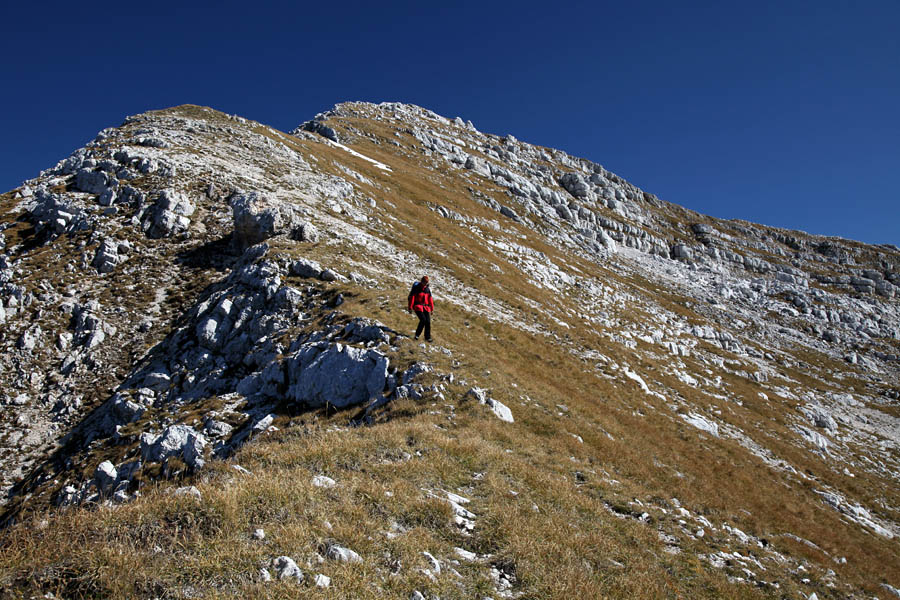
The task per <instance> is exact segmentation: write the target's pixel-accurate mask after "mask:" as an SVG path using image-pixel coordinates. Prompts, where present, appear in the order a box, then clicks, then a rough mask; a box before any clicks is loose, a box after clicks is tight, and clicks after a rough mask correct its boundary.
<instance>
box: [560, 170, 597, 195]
mask: <svg viewBox="0 0 900 600" xmlns="http://www.w3.org/2000/svg"><path fill="white" fill-rule="evenodd" d="M559 185H561V186H562V187H563V188H564V189H565V190H566V191H567V192H569V193H570V194H572V195H573V196H575V197H576V198H586V197H588V196H589V195H590V193H591V186H590V184H588V182H587V181H585V180H584V178H583V177H582V176H581V175H579V174H578V173H566V174H565V175H563V176H562V177H560V178H559Z"/></svg>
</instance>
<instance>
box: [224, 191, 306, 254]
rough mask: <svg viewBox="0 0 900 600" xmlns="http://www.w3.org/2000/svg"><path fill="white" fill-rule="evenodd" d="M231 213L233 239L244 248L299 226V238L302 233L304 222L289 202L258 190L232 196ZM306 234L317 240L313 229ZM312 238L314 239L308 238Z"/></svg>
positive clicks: (289, 231) (290, 231)
mask: <svg viewBox="0 0 900 600" xmlns="http://www.w3.org/2000/svg"><path fill="white" fill-rule="evenodd" d="M231 214H232V218H233V219H234V239H235V241H236V242H237V243H238V244H240V246H241V247H242V248H247V247H249V246H253V245H255V244H258V243H259V242H262V241H263V240H267V239H269V238H270V237H273V236H276V235H279V234H282V233H290V234H293V235H294V236H297V235H298V234H294V233H293V232H294V231H295V230H297V229H299V231H300V233H299V237H301V238H302V237H303V236H304V229H305V226H306V225H305V224H304V223H303V222H302V221H301V219H300V215H299V214H298V213H297V212H296V210H295V208H294V206H293V205H292V204H288V203H287V202H283V201H281V200H278V199H276V198H272V197H269V196H264V195H263V194H260V193H259V192H249V193H239V194H236V195H234V196H232V198H231ZM306 235H308V236H311V237H314V238H315V239H318V233H317V232H315V228H311V229H310V230H309V233H308V234H306ZM310 241H313V240H310Z"/></svg>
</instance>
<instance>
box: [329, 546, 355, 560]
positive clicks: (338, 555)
mask: <svg viewBox="0 0 900 600" xmlns="http://www.w3.org/2000/svg"><path fill="white" fill-rule="evenodd" d="M325 555H326V556H327V557H328V558H330V559H331V560H337V561H340V562H345V563H361V562H362V561H363V559H362V557H361V556H360V555H359V554H357V553H356V552H354V551H353V550H351V549H350V548H345V547H343V546H339V545H338V544H331V545H329V546H328V550H327V551H326V553H325Z"/></svg>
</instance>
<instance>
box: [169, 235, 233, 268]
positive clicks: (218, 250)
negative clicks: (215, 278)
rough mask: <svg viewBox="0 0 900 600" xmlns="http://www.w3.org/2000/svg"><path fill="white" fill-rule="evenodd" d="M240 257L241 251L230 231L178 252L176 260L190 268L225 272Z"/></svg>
mask: <svg viewBox="0 0 900 600" xmlns="http://www.w3.org/2000/svg"><path fill="white" fill-rule="evenodd" d="M240 257H241V253H240V252H239V251H238V250H237V249H236V248H235V244H234V240H233V236H232V234H230V233H229V234H228V235H226V236H224V237H221V238H219V239H217V240H213V241H211V242H206V243H205V244H201V245H199V246H195V247H194V248H191V249H190V250H185V251H184V252H180V253H178V255H177V256H176V257H175V261H176V262H177V263H178V264H179V265H181V266H183V267H187V268H189V269H201V270H204V271H206V270H210V269H214V270H216V271H219V272H224V271H227V270H229V269H230V268H231V267H233V266H234V263H235V262H237V260H238V259H239V258H240Z"/></svg>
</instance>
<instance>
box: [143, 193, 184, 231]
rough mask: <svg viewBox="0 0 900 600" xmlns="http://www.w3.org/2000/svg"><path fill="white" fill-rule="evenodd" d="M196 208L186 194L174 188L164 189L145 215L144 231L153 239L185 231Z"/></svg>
mask: <svg viewBox="0 0 900 600" xmlns="http://www.w3.org/2000/svg"><path fill="white" fill-rule="evenodd" d="M195 210H196V207H195V206H194V203H193V202H191V200H190V199H189V198H188V197H187V196H185V195H184V194H182V193H180V192H176V191H175V190H172V189H165V190H162V191H161V192H160V193H159V195H158V196H157V198H156V202H155V203H154V204H153V206H151V207H150V209H149V210H147V211H146V213H145V214H144V216H143V219H142V227H143V230H144V233H146V234H147V237H149V238H153V239H159V238H164V237H171V236H173V235H177V234H181V233H185V232H187V230H188V228H189V227H190V224H191V218H190V217H191V215H193V214H194V211H195Z"/></svg>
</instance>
